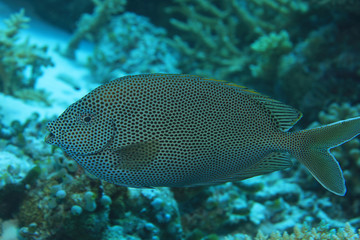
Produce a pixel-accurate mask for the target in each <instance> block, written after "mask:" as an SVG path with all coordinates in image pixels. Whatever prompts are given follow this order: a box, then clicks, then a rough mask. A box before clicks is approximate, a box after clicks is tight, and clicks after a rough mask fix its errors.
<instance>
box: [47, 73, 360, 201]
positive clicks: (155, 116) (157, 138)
mask: <svg viewBox="0 0 360 240" xmlns="http://www.w3.org/2000/svg"><path fill="white" fill-rule="evenodd" d="M301 116H302V114H301V113H300V112H299V111H297V110H296V109H294V108H292V107H290V106H287V105H285V104H283V103H281V102H279V101H277V100H273V99H271V98H269V97H267V96H264V95H261V94H259V93H257V92H255V91H253V90H249V89H247V88H244V87H240V86H237V85H234V84H231V83H227V82H225V81H219V80H214V79H205V78H202V77H198V76H193V75H177V74H143V75H133V76H126V77H122V78H119V79H116V80H113V81H111V82H109V83H107V84H104V85H102V86H100V87H98V88H96V89H95V90H93V91H92V92H90V93H89V94H87V95H86V96H84V97H83V98H82V99H80V100H79V101H77V102H75V103H74V104H72V105H71V106H69V107H68V108H67V109H66V110H65V111H64V113H62V114H61V115H60V116H59V117H58V118H57V119H56V120H55V121H52V122H49V123H48V125H47V127H48V130H49V131H50V134H49V135H48V136H47V137H46V139H45V141H46V142H47V143H49V144H52V145H55V146H58V147H60V148H62V149H63V151H64V152H65V153H66V154H68V155H69V156H71V157H72V158H73V159H75V160H76V161H77V162H78V163H79V164H80V165H81V166H82V167H83V168H85V169H86V170H88V171H89V172H91V173H92V174H94V175H96V176H97V177H99V178H100V179H104V180H106V181H108V182H111V183H114V184H117V185H122V186H127V187H158V186H168V187H185V186H199V185H208V184H218V183H224V182H228V181H239V180H243V179H247V178H250V177H254V176H258V175H262V174H266V173H270V172H273V171H277V170H281V169H285V168H288V167H290V166H292V162H291V161H290V156H293V157H295V158H296V159H297V160H298V161H300V162H301V163H302V164H304V165H305V166H306V168H307V169H308V170H309V171H310V173H311V174H312V175H313V176H314V177H315V178H316V180H317V181H318V182H319V183H320V184H321V185H322V186H324V187H325V188H326V189H328V190H329V191H331V192H333V193H335V194H337V195H344V194H345V192H346V188H345V181H344V177H343V174H342V171H341V169H340V166H339V164H338V162H337V161H336V160H335V158H334V156H333V155H332V154H331V153H330V151H329V149H331V148H333V147H335V146H338V145H340V144H342V143H344V142H347V141H349V140H350V139H352V138H353V137H355V136H356V135H358V134H359V133H360V117H358V118H352V119H348V120H345V121H340V122H337V123H334V124H330V125H327V126H323V127H319V128H315V129H310V130H303V131H298V132H289V131H288V130H289V129H290V128H291V127H292V126H293V125H294V124H295V123H296V122H297V121H298V120H299V119H300V118H301Z"/></svg>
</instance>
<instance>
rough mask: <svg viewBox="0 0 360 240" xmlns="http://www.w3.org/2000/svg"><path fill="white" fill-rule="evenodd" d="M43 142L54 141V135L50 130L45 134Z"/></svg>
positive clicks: (51, 142) (49, 142)
mask: <svg viewBox="0 0 360 240" xmlns="http://www.w3.org/2000/svg"><path fill="white" fill-rule="evenodd" d="M45 142H46V143H48V144H53V143H54V142H55V135H54V134H53V133H52V132H50V133H49V134H48V135H46V136H45Z"/></svg>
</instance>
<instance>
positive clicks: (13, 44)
mask: <svg viewBox="0 0 360 240" xmlns="http://www.w3.org/2000/svg"><path fill="white" fill-rule="evenodd" d="M29 21H30V19H29V18H28V17H26V16H25V11H24V10H23V9H22V10H20V12H18V13H15V14H12V15H11V16H10V18H8V19H6V20H5V21H4V23H5V25H6V28H5V29H1V30H0V55H1V60H0V92H3V93H5V94H8V95H15V94H16V91H18V90H20V89H24V88H34V86H35V83H36V79H37V78H38V77H40V76H41V75H42V68H43V67H48V66H52V65H53V63H52V61H51V59H50V57H49V56H47V55H46V51H47V47H46V46H43V47H38V46H36V45H34V44H31V43H30V42H29V39H26V40H24V41H20V37H19V32H20V30H21V29H24V28H26V27H27V23H28V22H29Z"/></svg>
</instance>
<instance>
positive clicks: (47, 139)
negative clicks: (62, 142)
mask: <svg viewBox="0 0 360 240" xmlns="http://www.w3.org/2000/svg"><path fill="white" fill-rule="evenodd" d="M54 122H55V121H51V122H48V124H47V126H46V128H47V130H48V131H49V132H50V133H49V134H47V135H46V136H45V142H46V143H47V144H51V145H54V144H56V137H55V134H54V132H55V128H54Z"/></svg>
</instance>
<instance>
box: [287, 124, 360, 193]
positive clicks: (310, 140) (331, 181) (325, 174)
mask: <svg viewBox="0 0 360 240" xmlns="http://www.w3.org/2000/svg"><path fill="white" fill-rule="evenodd" d="M358 134H360V117H356V118H351V119H348V120H344V121H339V122H336V123H332V124H329V125H326V126H322V127H318V128H314V129H309V130H304V131H300V132H298V133H295V135H296V137H297V138H298V139H297V140H299V141H297V143H299V145H298V148H297V149H296V148H295V149H296V150H295V151H294V152H292V153H293V155H294V157H295V158H296V159H298V161H299V162H301V163H302V164H304V165H305V166H306V168H307V169H308V170H309V171H310V173H311V174H312V175H313V176H314V177H315V179H316V180H317V181H318V182H319V183H320V184H321V185H322V186H323V187H325V188H326V189H327V190H329V191H330V192H333V193H335V194H337V195H340V196H344V195H345V193H346V187H345V180H344V176H343V173H342V170H341V168H340V166H339V163H338V162H337V161H336V159H335V157H334V156H333V155H332V154H331V153H330V149H331V148H334V147H337V146H339V145H341V144H343V143H345V142H347V141H350V140H351V139H353V138H354V137H356V136H357V135H358ZM293 150H294V149H293Z"/></svg>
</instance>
